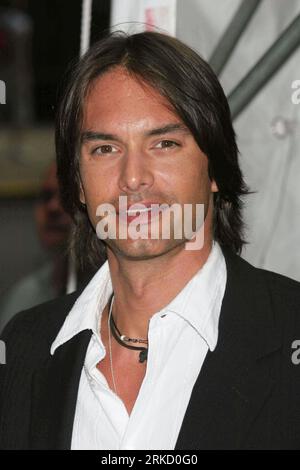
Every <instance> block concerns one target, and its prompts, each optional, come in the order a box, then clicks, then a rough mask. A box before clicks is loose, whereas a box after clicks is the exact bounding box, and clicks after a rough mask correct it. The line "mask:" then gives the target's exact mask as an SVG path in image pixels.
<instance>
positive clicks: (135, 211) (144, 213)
mask: <svg viewBox="0 0 300 470" xmlns="http://www.w3.org/2000/svg"><path fill="white" fill-rule="evenodd" d="M160 205H161V203H160V202H156V201H145V202H139V203H134V204H127V206H125V207H124V208H121V207H120V208H119V211H118V212H117V213H118V215H119V219H120V220H121V221H122V222H125V221H127V222H128V223H130V222H131V221H133V220H134V219H136V218H138V219H139V220H138V222H139V223H140V224H143V223H150V222H151V219H153V218H154V217H156V216H157V215H158V213H159V212H161V211H159V206H160ZM152 206H154V207H152Z"/></svg>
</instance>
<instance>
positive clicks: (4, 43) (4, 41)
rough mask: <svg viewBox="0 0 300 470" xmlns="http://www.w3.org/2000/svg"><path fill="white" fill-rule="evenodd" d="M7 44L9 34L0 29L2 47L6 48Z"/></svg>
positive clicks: (0, 46)
mask: <svg viewBox="0 0 300 470" xmlns="http://www.w3.org/2000/svg"><path fill="white" fill-rule="evenodd" d="M5 46H7V35H6V34H5V31H1V30H0V49H4V48H5Z"/></svg>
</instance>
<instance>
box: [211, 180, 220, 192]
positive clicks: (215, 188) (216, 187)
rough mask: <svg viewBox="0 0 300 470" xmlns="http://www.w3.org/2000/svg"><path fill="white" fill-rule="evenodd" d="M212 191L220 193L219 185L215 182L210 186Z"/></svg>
mask: <svg viewBox="0 0 300 470" xmlns="http://www.w3.org/2000/svg"><path fill="white" fill-rule="evenodd" d="M210 189H211V192H212V193H217V192H218V191H219V188H218V186H217V183H216V182H215V180H212V182H211V185H210Z"/></svg>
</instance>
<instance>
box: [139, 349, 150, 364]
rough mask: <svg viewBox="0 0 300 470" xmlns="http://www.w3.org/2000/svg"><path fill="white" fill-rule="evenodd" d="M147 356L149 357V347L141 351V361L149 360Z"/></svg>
mask: <svg viewBox="0 0 300 470" xmlns="http://www.w3.org/2000/svg"><path fill="white" fill-rule="evenodd" d="M147 357H148V349H143V350H142V351H141V352H140V358H139V362H141V363H143V362H144V361H146V360H147Z"/></svg>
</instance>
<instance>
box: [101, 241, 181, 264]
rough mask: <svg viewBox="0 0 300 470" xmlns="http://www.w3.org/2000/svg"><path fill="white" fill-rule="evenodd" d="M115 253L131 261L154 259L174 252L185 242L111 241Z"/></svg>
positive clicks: (110, 245)
mask: <svg viewBox="0 0 300 470" xmlns="http://www.w3.org/2000/svg"><path fill="white" fill-rule="evenodd" d="M107 245H108V247H109V248H110V250H111V251H112V252H113V253H116V254H117V255H118V256H122V257H124V258H127V259H131V260H135V261H137V260H147V259H153V258H156V257H159V256H163V255H164V254H166V253H168V252H169V251H172V250H174V249H176V248H178V247H180V246H181V245H182V246H183V247H184V245H185V241H183V240H141V239H139V240H110V241H109V242H108V243H107Z"/></svg>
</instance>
